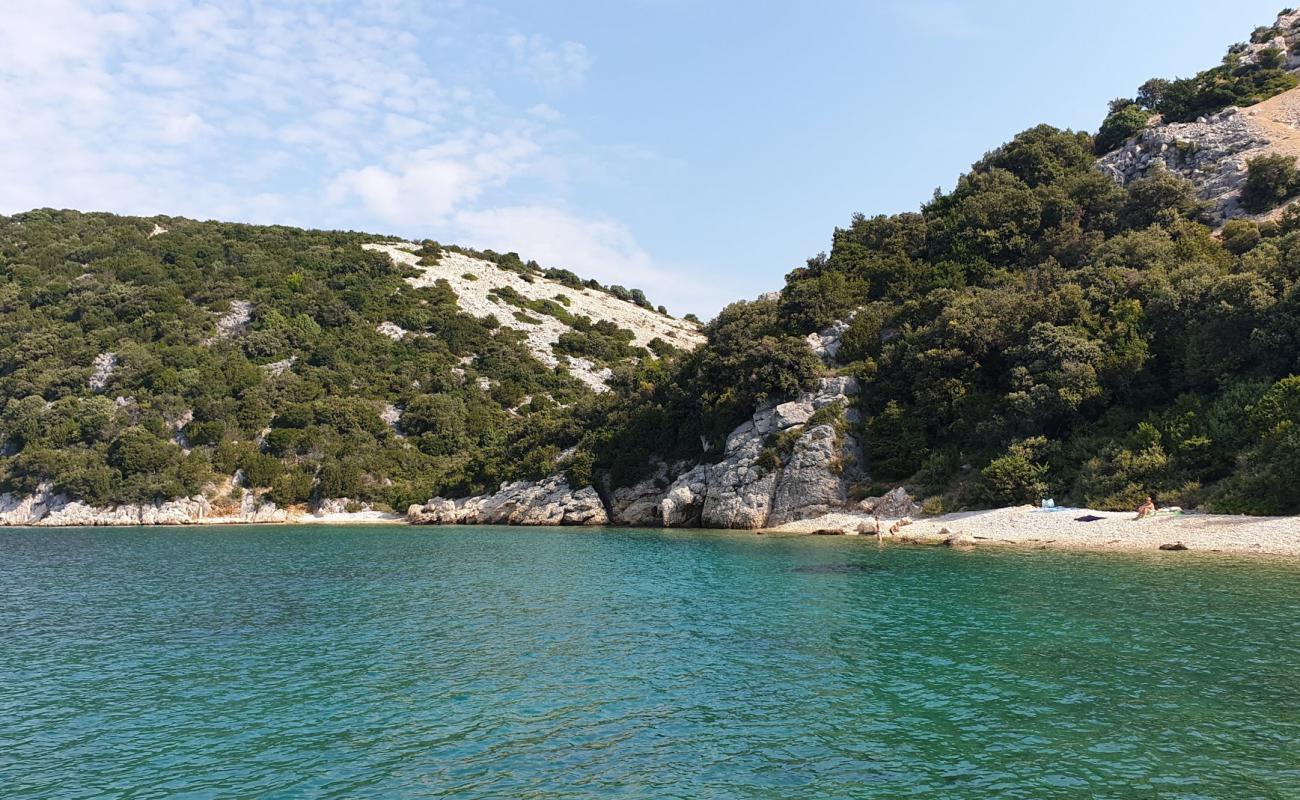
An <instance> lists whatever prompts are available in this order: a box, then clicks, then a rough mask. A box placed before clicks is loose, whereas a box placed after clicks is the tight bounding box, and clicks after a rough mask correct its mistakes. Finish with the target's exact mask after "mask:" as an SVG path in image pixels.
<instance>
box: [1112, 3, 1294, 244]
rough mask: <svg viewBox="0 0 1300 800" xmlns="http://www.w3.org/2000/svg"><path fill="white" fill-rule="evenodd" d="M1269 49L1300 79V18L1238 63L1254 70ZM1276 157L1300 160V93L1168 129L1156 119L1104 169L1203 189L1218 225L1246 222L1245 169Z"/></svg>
mask: <svg viewBox="0 0 1300 800" xmlns="http://www.w3.org/2000/svg"><path fill="white" fill-rule="evenodd" d="M1267 49H1276V50H1278V51H1279V52H1281V53H1282V54H1283V55H1284V56H1285V58H1286V61H1285V63H1284V65H1283V66H1284V68H1285V69H1288V70H1290V71H1292V72H1300V10H1294V9H1288V10H1287V11H1285V12H1283V13H1282V14H1280V15H1278V18H1277V21H1276V22H1275V23H1274V25H1273V35H1272V36H1267V37H1262V38H1261V39H1260V41H1258V42H1251V43H1249V44H1246V45H1244V46H1242V49H1241V50H1239V51H1237V53H1236V55H1237V58H1238V59H1239V61H1240V63H1242V64H1249V63H1253V62H1254V61H1255V60H1256V59H1257V58H1259V57H1260V54H1261V53H1263V51H1265V50H1267ZM1271 153H1278V154H1282V155H1288V156H1300V88H1297V89H1291V90H1289V91H1285V92H1282V93H1280V94H1278V95H1275V96H1273V97H1270V98H1268V99H1267V100H1265V101H1263V102H1261V103H1256V104H1255V105H1252V106H1248V107H1246V108H1235V107H1229V108H1225V109H1223V110H1222V111H1220V112H1218V113H1216V114H1208V115H1206V116H1203V117H1200V118H1199V119H1197V120H1196V121H1194V122H1175V123H1168V124H1165V123H1162V122H1161V121H1160V120H1159V119H1158V118H1157V119H1156V120H1155V122H1154V124H1152V125H1151V126H1149V127H1147V128H1145V129H1143V130H1142V131H1140V132H1139V133H1138V134H1137V135H1136V136H1134V137H1133V138H1132V139H1130V140H1129V141H1128V142H1127V143H1125V144H1124V146H1123V147H1121V148H1119V149H1118V150H1115V151H1113V152H1111V153H1107V154H1106V155H1104V156H1102V157H1101V158H1100V159H1098V161H1097V164H1098V166H1099V167H1100V168H1101V169H1102V170H1103V171H1104V172H1106V173H1107V174H1108V175H1110V176H1111V177H1113V178H1114V179H1115V180H1116V181H1118V182H1119V183H1121V184H1128V183H1130V182H1132V181H1134V180H1137V179H1138V178H1143V177H1147V176H1148V175H1150V174H1151V173H1152V170H1154V169H1161V168H1163V169H1167V170H1169V171H1170V172H1172V173H1175V174H1177V175H1180V176H1181V177H1184V178H1186V179H1187V180H1189V181H1191V182H1192V184H1193V185H1194V186H1196V189H1197V193H1198V194H1199V195H1200V197H1201V199H1203V200H1206V201H1208V202H1209V203H1210V206H1211V213H1212V215H1213V217H1214V218H1215V220H1216V221H1219V222H1222V221H1224V220H1227V219H1231V218H1234V217H1242V216H1247V213H1246V211H1245V209H1243V208H1242V207H1241V202H1240V195H1241V188H1242V186H1243V185H1244V184H1245V182H1246V177H1247V171H1246V162H1247V161H1248V160H1249V159H1252V158H1255V157H1256V156H1261V155H1267V154H1271Z"/></svg>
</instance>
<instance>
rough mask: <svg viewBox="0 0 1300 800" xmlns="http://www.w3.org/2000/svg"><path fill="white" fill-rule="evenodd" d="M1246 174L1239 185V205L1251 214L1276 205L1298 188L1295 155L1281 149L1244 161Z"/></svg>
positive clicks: (1294, 192)
mask: <svg viewBox="0 0 1300 800" xmlns="http://www.w3.org/2000/svg"><path fill="white" fill-rule="evenodd" d="M1246 170H1247V172H1248V175H1247V177H1246V183H1245V184H1244V185H1243V186H1242V187H1241V205H1242V208H1245V209H1246V210H1247V211H1249V212H1251V213H1252V214H1258V213H1260V212H1263V211H1268V210H1269V209H1271V208H1275V207H1276V206H1278V205H1279V204H1281V203H1282V201H1283V200H1286V199H1287V198H1288V197H1291V196H1292V195H1294V194H1296V192H1298V191H1300V173H1297V171H1296V157H1295V156H1284V155H1282V154H1280V153H1278V154H1273V155H1265V156H1256V157H1255V158H1252V159H1249V160H1248V161H1246Z"/></svg>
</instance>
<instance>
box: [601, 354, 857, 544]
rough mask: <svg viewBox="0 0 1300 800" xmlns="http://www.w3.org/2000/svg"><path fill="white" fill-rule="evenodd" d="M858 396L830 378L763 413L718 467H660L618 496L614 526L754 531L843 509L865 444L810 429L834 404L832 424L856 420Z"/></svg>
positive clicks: (740, 432) (731, 441)
mask: <svg viewBox="0 0 1300 800" xmlns="http://www.w3.org/2000/svg"><path fill="white" fill-rule="evenodd" d="M857 391H858V385H857V381H855V380H854V379H852V378H827V379H823V380H822V382H821V384H820V386H819V387H818V388H817V390H815V391H812V392H808V393H805V394H804V395H802V396H800V397H798V398H796V399H794V400H791V401H789V402H785V403H779V404H773V405H768V406H765V407H763V408H760V409H759V410H758V411H757V412H755V413H754V415H753V416H752V417H751V418H750V419H749V420H748V421H746V422H745V423H743V424H741V425H740V426H738V427H737V428H736V429H735V430H733V431H732V432H731V434H730V435H729V436H728V437H727V441H726V445H725V447H724V449H723V457H722V459H721V460H720V461H718V463H716V464H699V465H696V466H693V467H691V468H690V469H685V465H681V464H678V465H674V467H673V468H669V467H668V466H665V465H661V466H660V467H659V469H658V470H657V471H656V472H655V474H654V475H652V476H651V477H649V478H647V479H646V480H644V481H641V482H640V483H638V484H635V485H634V486H630V487H626V488H620V489H617V490H615V491H614V492H612V493H611V502H610V506H611V511H612V521H613V522H614V523H615V524H619V525H635V526H653V527H659V526H664V527H697V526H702V527H706V528H749V529H752V528H764V527H768V526H772V525H780V524H782V523H785V522H790V521H793V520H797V519H807V518H809V517H814V516H819V515H821V514H825V513H827V512H828V511H831V510H833V509H836V508H842V507H844V505H845V504H846V497H847V489H848V482H849V480H850V478H851V477H852V476H853V474H854V469H855V467H856V465H857V463H858V461H859V458H860V455H859V448H858V444H857V442H856V440H855V439H854V438H853V437H852V436H851V435H849V434H847V433H841V432H840V430H839V429H838V427H837V425H835V424H832V423H830V422H821V423H818V424H812V425H810V424H809V423H810V422H811V421H813V417H814V415H815V414H816V413H817V412H818V411H819V410H820V409H823V408H826V407H827V406H830V405H838V406H839V407H840V409H841V410H840V411H839V412H838V413H835V414H828V415H825V416H826V417H827V418H837V417H838V418H842V419H844V420H847V421H853V420H854V419H855V418H856V412H855V411H854V410H852V409H850V408H848V405H849V403H850V398H851V397H852V396H853V395H855V394H856V393H857ZM785 448H788V449H786V451H785V452H783V449H785Z"/></svg>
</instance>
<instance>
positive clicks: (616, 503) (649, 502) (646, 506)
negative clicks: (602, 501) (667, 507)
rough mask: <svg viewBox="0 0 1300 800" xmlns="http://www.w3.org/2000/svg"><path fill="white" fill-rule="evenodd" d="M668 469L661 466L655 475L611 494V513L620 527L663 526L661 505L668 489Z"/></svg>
mask: <svg viewBox="0 0 1300 800" xmlns="http://www.w3.org/2000/svg"><path fill="white" fill-rule="evenodd" d="M667 476H668V467H667V466H666V465H662V464H661V465H660V466H659V469H658V470H656V471H655V474H654V475H651V476H650V477H649V478H646V479H645V480H643V481H641V482H640V483H636V484H633V485H632V486H624V487H621V488H618V489H615V490H614V491H613V492H612V493H611V494H610V511H612V512H613V518H614V520H615V521H617V522H618V523H619V524H620V525H635V526H637V527H658V526H660V525H662V524H663V521H662V513H663V511H662V509H661V507H660V503H661V502H662V500H663V496H664V492H665V491H666V490H667V487H668V479H667Z"/></svg>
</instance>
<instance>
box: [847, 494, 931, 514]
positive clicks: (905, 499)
mask: <svg viewBox="0 0 1300 800" xmlns="http://www.w3.org/2000/svg"><path fill="white" fill-rule="evenodd" d="M858 508H860V509H862V510H863V511H865V512H867V513H868V514H875V515H876V516H877V517H880V518H881V519H903V518H906V517H916V516H920V515H921V504H920V503H918V502H916V501H915V500H913V499H912V496H911V495H910V494H908V493H907V490H906V489H904V488H903V487H902V486H896V487H894V488H893V489H890V490H889V491H888V492H886V493H885V494H883V495H881V496H880V497H868V498H867V499H865V500H862V501H861V502H859V503H858Z"/></svg>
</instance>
